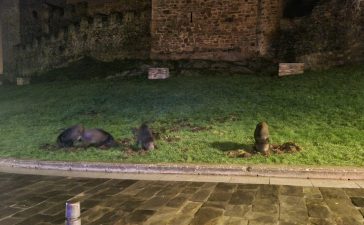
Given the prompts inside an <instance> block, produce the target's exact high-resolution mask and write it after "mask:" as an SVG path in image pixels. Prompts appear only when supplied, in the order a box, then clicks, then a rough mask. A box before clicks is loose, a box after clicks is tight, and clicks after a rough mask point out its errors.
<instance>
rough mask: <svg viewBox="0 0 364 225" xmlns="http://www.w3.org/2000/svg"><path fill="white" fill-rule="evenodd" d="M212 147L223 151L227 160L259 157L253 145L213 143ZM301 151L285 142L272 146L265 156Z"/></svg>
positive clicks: (291, 143) (294, 145)
mask: <svg viewBox="0 0 364 225" xmlns="http://www.w3.org/2000/svg"><path fill="white" fill-rule="evenodd" d="M212 147H214V148H217V149H219V150H221V151H224V152H225V154H226V156H228V157H229V158H250V157H252V156H254V155H261V153H260V152H257V151H256V150H255V148H254V145H245V144H238V143H234V142H214V143H213V144H212ZM301 150H302V149H301V147H299V146H298V145H297V144H295V143H293V142H286V143H284V144H281V145H278V144H272V145H271V148H270V152H269V153H268V154H266V156H269V155H271V154H294V153H297V152H300V151H301Z"/></svg>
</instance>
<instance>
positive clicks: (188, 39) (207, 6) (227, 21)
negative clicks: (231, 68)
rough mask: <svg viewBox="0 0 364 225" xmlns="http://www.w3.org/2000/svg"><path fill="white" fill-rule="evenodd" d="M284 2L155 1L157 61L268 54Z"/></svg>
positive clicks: (153, 41)
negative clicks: (271, 35)
mask: <svg viewBox="0 0 364 225" xmlns="http://www.w3.org/2000/svg"><path fill="white" fill-rule="evenodd" d="M279 2H280V1H279V0H269V1H268V0H260V1H256V0H245V1H241V0H182V1H175V0H153V1H152V50H151V56H152V58H156V59H186V58H187V59H188V58H189V59H211V60H231V61H234V60H241V59H246V58H250V57H255V56H259V55H265V54H266V53H267V52H268V49H269V45H270V43H269V42H270V40H269V35H270V34H271V33H273V32H275V31H276V30H277V29H278V28H279V18H280V12H279V5H280V3H279Z"/></svg>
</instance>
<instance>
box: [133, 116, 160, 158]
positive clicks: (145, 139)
mask: <svg viewBox="0 0 364 225" xmlns="http://www.w3.org/2000/svg"><path fill="white" fill-rule="evenodd" d="M133 132H134V134H135V136H136V143H137V145H138V147H139V148H141V149H143V150H147V151H149V150H153V149H154V148H155V146H154V136H153V133H152V131H151V130H150V129H149V127H148V125H147V124H146V123H143V124H142V125H141V126H140V127H139V129H134V130H133Z"/></svg>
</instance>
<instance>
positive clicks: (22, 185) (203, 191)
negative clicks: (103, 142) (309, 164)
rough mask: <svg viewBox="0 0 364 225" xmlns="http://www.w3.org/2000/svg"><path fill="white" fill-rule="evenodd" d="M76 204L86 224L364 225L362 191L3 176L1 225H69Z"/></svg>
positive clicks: (352, 189)
mask: <svg viewBox="0 0 364 225" xmlns="http://www.w3.org/2000/svg"><path fill="white" fill-rule="evenodd" d="M274 182H276V183H280V182H281V181H279V180H274ZM298 182H304V181H298ZM69 199H73V200H78V201H80V203H81V220H82V224H83V225H89V224H90V225H91V224H95V225H101V224H103V225H109V224H110V225H111V224H115V225H117V224H122V225H138V224H141V225H163V224H165V225H225V224H244V225H252V224H257V225H260V224H261V225H269V224H274V225H288V224H304V225H325V224H329V225H357V224H358V225H359V224H360V225H363V224H364V218H363V214H364V189H361V188H327V187H321V188H318V187H309V186H305V187H302V186H287V185H271V184H244V183H233V182H230V183H227V182H225V183H219V182H195V181H160V180H128V179H110V178H80V177H63V176H57V177H54V176H41V175H24V174H11V173H0V225H7V224H12V225H22V224H26V225H32V224H52V225H60V224H64V216H65V211H64V207H65V202H66V201H67V200H69Z"/></svg>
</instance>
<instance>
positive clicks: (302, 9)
mask: <svg viewBox="0 0 364 225" xmlns="http://www.w3.org/2000/svg"><path fill="white" fill-rule="evenodd" d="M319 2H320V0H285V1H284V8H283V17H285V18H289V19H293V18H297V17H304V16H309V15H311V13H312V10H313V9H314V8H315V6H316V5H317V4H318V3H319Z"/></svg>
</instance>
